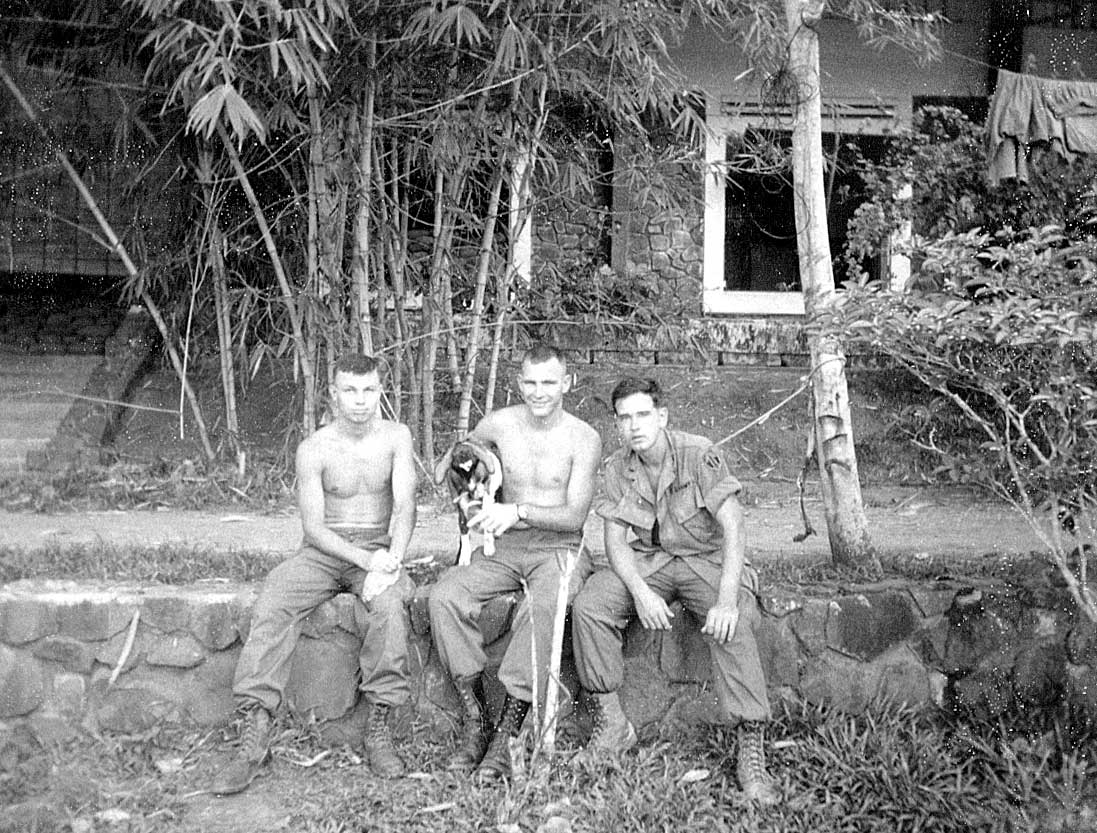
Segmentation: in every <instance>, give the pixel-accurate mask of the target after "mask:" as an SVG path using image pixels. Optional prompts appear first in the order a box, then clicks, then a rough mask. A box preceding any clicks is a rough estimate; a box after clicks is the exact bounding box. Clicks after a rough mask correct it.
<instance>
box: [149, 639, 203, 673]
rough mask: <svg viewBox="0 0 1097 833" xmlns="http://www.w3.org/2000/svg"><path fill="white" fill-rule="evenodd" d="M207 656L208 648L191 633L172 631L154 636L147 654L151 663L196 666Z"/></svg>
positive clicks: (183, 666) (171, 665) (179, 666)
mask: <svg viewBox="0 0 1097 833" xmlns="http://www.w3.org/2000/svg"><path fill="white" fill-rule="evenodd" d="M205 658H206V649H205V647H204V646H203V645H202V643H201V642H199V641H198V640H197V639H195V638H194V637H193V636H191V635H190V634H189V633H171V634H165V635H163V636H160V637H159V638H154V639H153V640H152V641H151V644H150V645H149V648H148V652H147V653H146V654H145V662H147V663H148V664H149V665H165V666H168V667H171V668H194V667H195V666H196V665H198V664H200V663H201V662H202V661H203V660H205Z"/></svg>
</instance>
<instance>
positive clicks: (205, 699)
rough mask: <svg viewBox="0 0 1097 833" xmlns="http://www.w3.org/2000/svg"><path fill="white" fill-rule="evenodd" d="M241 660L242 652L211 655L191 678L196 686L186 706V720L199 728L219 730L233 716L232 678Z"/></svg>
mask: <svg viewBox="0 0 1097 833" xmlns="http://www.w3.org/2000/svg"><path fill="white" fill-rule="evenodd" d="M239 656H240V651H239V649H235V650H228V651H219V652H217V653H215V654H210V655H209V656H207V657H206V661H205V662H203V663H202V664H201V665H199V666H198V667H197V668H195V669H194V670H193V671H191V672H190V673H189V674H188V679H189V680H191V681H192V683H193V685H192V687H191V688H190V689H189V690H188V691H187V695H186V699H185V700H184V706H185V708H186V711H187V716H188V717H189V718H190V719H191V720H193V721H194V722H195V723H197V724H198V725H199V726H217V725H219V724H221V723H223V722H225V721H226V720H228V719H229V718H230V717H231V716H232V713H233V709H234V707H235V704H234V702H233V697H232V678H233V675H234V673H235V671H236V660H237V658H238V657H239Z"/></svg>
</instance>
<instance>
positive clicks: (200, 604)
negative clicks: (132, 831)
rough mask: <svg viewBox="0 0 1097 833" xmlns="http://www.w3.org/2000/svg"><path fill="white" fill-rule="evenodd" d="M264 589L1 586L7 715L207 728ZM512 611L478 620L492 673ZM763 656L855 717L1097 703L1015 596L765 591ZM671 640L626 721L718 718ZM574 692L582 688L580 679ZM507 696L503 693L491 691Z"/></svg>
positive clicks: (1084, 635)
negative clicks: (901, 708) (887, 709)
mask: <svg viewBox="0 0 1097 833" xmlns="http://www.w3.org/2000/svg"><path fill="white" fill-rule="evenodd" d="M427 591H428V588H427V587H420V588H418V590H417V593H416V595H415V597H414V598H413V600H412V602H411V606H410V613H411V621H412V625H413V632H414V635H413V645H412V650H411V657H412V665H413V673H414V678H415V686H414V691H415V697H414V703H413V704H412V705H413V707H414V708H415V709H416V710H417V711H418V712H419V713H420V715H421V716H424V717H427V718H428V719H430V718H437V717H444V713H445V712H447V711H450V710H451V709H452V707H453V705H454V700H453V692H452V690H451V688H450V686H449V684H448V682H447V680H446V676H445V674H444V673H443V671H442V669H441V667H440V666H439V663H438V659H437V656H436V654H435V652H434V650H433V648H432V645H431V642H430V638H429V632H428V631H429V620H428V617H427V614H426V594H427ZM256 592H257V588H255V587H253V586H250V585H234V584H228V583H216V582H210V583H200V584H195V585H191V586H185V587H171V586H161V585H137V584H100V583H74V582H61V581H20V582H15V583H13V584H10V585H7V586H5V587H3V588H0V719H2V720H11V719H23V718H31V719H35V718H39V717H43V718H45V717H61V718H63V719H64V720H65V721H67V722H69V723H72V724H82V725H84V726H86V727H88V728H96V729H104V730H113V731H119V732H128V733H132V732H135V731H140V730H141V729H143V728H147V727H149V726H150V725H152V724H154V723H155V722H157V721H160V720H169V721H182V722H188V723H196V724H200V725H213V724H217V723H220V722H222V721H225V720H226V719H228V718H229V717H230V715H231V712H232V698H231V683H232V673H233V668H234V666H235V662H236V657H237V654H238V653H239V649H240V645H241V643H242V641H243V639H244V638H245V637H246V635H247V631H248V626H249V618H250V611H251V606H252V604H253V602H254V600H255V596H256ZM513 603H514V600H513V599H503V600H499V601H498V602H497V603H495V604H493V605H490V606H489V607H488V608H487V609H485V611H484V614H483V617H482V620H481V624H482V626H483V628H484V630H485V633H486V635H487V641H488V643H489V650H488V653H489V656H490V657H492V658H494V662H495V663H496V664H497V663H498V660H499V658H500V657H501V652H502V650H503V648H504V647H505V644H506V629H507V626H508V624H509V619H510V616H511V614H512V609H513V606H514V605H513ZM357 604H358V603H357V601H356V600H355V599H354V597H352V596H349V595H340V596H337V597H335V598H334V599H333V600H332V601H330V602H328V603H325V604H324V605H322V606H321V607H320V608H318V609H317V611H316V612H315V613H314V614H313V615H312V616H311V617H309V619H308V620H307V622H306V626H305V630H304V635H303V638H302V640H301V643H300V645H299V647H298V650H297V653H296V654H295V658H294V667H293V676H292V681H291V684H290V689H289V692H288V694H289V700H290V703H289V705H290V707H291V708H293V709H294V710H296V711H297V712H299V713H309V712H311V713H312V714H313V715H315V717H316V718H317V719H319V720H321V721H328V722H329V725H332V726H337V725H344V726H345V725H347V723H348V721H349V722H351V723H354V722H355V721H358V720H359V717H357V716H356V710H355V705H356V692H355V676H356V662H357V643H358V636H357V628H356V624H355V622H356V620H355V615H354V612H355V606H356V605H357ZM762 604H763V607H764V616H763V620H762V624H761V627H760V631H759V645H760V649H761V653H762V657H763V662H764V664H765V668H766V672H767V675H768V680H769V683H770V686H771V688H772V691H773V694H774V696H775V698H776V697H782V696H799V697H803V698H806V699H807V700H809V701H829V702H831V703H834V704H835V705H838V706H839V707H842V708H845V709H849V710H858V709H860V708H862V707H863V706H864V705H865V704H866V703H867V702H868V701H869V700H871V699H872V698H874V697H890V698H894V699H898V700H903V701H906V702H911V703H937V704H943V703H953V704H956V705H960V706H963V707H966V708H971V709H976V710H981V711H983V712H985V713H990V714H994V713H997V712H1000V711H1002V710H1004V709H1005V708H1008V707H1009V705H1010V704H1011V703H1017V704H1020V705H1021V706H1025V705H1039V704H1046V703H1049V702H1053V701H1054V700H1055V699H1057V698H1058V697H1060V696H1061V695H1063V694H1067V695H1069V696H1071V697H1072V698H1074V699H1075V700H1079V701H1082V702H1083V703H1084V704H1088V703H1090V702H1097V684H1095V681H1097V678H1095V677H1094V676H1093V672H1091V671H1090V668H1089V663H1090V662H1092V661H1093V660H1094V659H1097V633H1095V632H1094V629H1093V628H1092V627H1091V626H1084V625H1081V624H1078V623H1077V622H1075V615H1074V610H1073V606H1072V604H1071V603H1070V601H1069V599H1067V597H1066V595H1065V593H1063V592H1062V591H1061V590H1060V589H1057V588H1053V587H1044V588H1043V589H1042V590H1039V591H1033V590H1031V589H1029V588H1019V587H1015V586H1012V585H1008V584H1005V585H1003V584H997V585H995V584H986V585H985V586H978V585H977V584H972V583H964V582H962V581H959V580H947V581H939V582H933V583H914V582H901V581H893V582H888V583H882V584H874V585H870V586H863V587H846V588H838V587H835V588H829V589H827V588H824V589H823V590H821V591H820V590H819V588H815V589H814V591H813V594H812V595H807V594H805V593H802V592H791V591H781V590H767V591H766V592H764V593H763V596H762ZM673 621H674V624H675V628H674V630H673V631H671V632H668V633H666V634H652V633H647V632H645V631H643V630H642V629H640V628H638V627H636V626H634V627H633V629H632V630H631V631H630V632H629V634H628V636H627V641H626V657H627V663H626V686H625V689H624V691H623V700H624V703H625V708H626V709H627V710H628V711H629V713H630V714H631V716H632V717H633V718H634V720H636V721H637V722H638V723H640V724H643V723H646V722H648V721H652V720H657V719H662V718H664V717H666V716H667V715H668V714H669V715H671V716H673V717H677V718H680V719H684V720H716V719H718V715H717V713H716V709H715V699H714V695H713V693H712V691H711V685H710V684H709V671H708V655H707V651H706V649H705V646H704V643H703V642H702V641H701V639H700V637H699V635H698V634H697V632H696V631H697V626H696V623H695V622H692V621H691V619H690V617H689V615H688V614H685V613H682V615H678V616H676V617H675V619H674V620H673ZM564 681H565V684H567V685H568V686H569V687H572V688H573V689H574V686H575V676H574V669H573V668H572V667H571V665H570V663H569V662H565V669H564ZM490 694H491V695H492V698H493V699H494V700H496V701H498V699H499V697H500V694H501V692H499V691H498V686H497V684H496V687H495V690H494V691H492V692H490Z"/></svg>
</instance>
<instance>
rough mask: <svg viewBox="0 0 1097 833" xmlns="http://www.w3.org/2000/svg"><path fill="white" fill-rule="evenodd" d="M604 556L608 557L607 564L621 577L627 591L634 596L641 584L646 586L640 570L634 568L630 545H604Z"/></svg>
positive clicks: (634, 561) (634, 563) (633, 557)
mask: <svg viewBox="0 0 1097 833" xmlns="http://www.w3.org/2000/svg"><path fill="white" fill-rule="evenodd" d="M606 557H607V558H609V566H610V567H611V568H612V569H613V572H615V573H616V574H617V578H619V579H621V581H622V583H623V584H624V585H625V587H627V588H628V591H629V592H630V593H632V594H633V595H634V596H635V595H636V591H637V589H638V588H639V587H640V586H641V585H645V586H646V583H645V582H644V579H643V577H642V576H641V575H640V571H639V570H637V569H636V560H635V555H634V554H633V551H632V547H629V546H627V545H624V546H622V547H606Z"/></svg>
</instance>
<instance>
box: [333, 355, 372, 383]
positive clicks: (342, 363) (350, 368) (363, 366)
mask: <svg viewBox="0 0 1097 833" xmlns="http://www.w3.org/2000/svg"><path fill="white" fill-rule="evenodd" d="M381 370H382V365H381V362H379V361H378V360H377V359H375V358H374V357H373V356H369V355H366V354H365V353H351V354H350V355H349V356H340V357H339V358H338V359H336V361H335V364H334V365H333V366H332V369H331V378H332V380H333V381H334V379H335V377H336V376H337V375H338V374H339V373H349V374H351V375H352V376H365V375H366V374H367V373H376V374H377V375H378V376H380V375H381Z"/></svg>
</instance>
